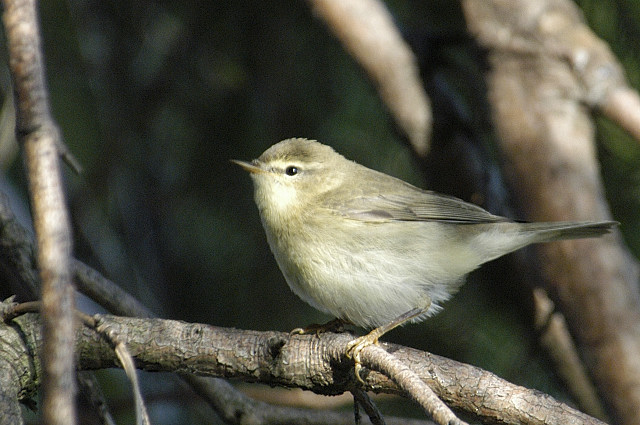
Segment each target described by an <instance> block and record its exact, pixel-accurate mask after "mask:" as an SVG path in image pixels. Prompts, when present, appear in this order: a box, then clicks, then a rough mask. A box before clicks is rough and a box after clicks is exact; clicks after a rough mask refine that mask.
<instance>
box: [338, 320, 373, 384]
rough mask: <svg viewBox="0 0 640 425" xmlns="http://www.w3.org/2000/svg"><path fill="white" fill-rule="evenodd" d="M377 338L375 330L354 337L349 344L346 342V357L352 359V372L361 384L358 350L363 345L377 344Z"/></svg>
mask: <svg viewBox="0 0 640 425" xmlns="http://www.w3.org/2000/svg"><path fill="white" fill-rule="evenodd" d="M378 338H379V336H378V335H376V334H375V332H371V333H369V334H367V335H364V336H361V337H359V338H356V339H354V340H353V341H351V342H349V344H347V352H346V355H347V357H348V358H350V359H353V363H354V373H355V375H356V379H357V380H358V381H360V382H361V383H362V384H363V385H364V383H365V382H364V380H363V379H362V377H361V376H360V371H361V370H362V361H361V360H360V352H361V351H362V350H363V349H364V348H365V347H368V346H370V345H376V344H378Z"/></svg>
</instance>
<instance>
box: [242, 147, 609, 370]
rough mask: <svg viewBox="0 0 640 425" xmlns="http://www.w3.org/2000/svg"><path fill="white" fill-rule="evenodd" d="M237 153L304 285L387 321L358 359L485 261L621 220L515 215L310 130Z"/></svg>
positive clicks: (322, 297) (354, 319)
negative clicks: (411, 179)
mask: <svg viewBox="0 0 640 425" xmlns="http://www.w3.org/2000/svg"><path fill="white" fill-rule="evenodd" d="M233 162H235V163H236V164H238V165H240V166H241V167H242V168H244V169H245V170H247V171H248V172H249V173H250V174H251V177H252V179H253V183H254V188H255V202H256V204H257V206H258V210H259V212H260V217H261V219H262V224H263V226H264V229H265V232H266V235H267V240H268V242H269V245H270V247H271V251H272V252H273V254H274V256H275V258H276V261H277V262H278V265H279V267H280V270H282V273H283V274H284V277H285V279H286V281H287V283H288V284H289V287H290V288H291V289H292V290H293V292H295V293H296V295H298V296H299V297H300V298H302V299H303V300H304V301H306V302H307V303H309V304H311V305H312V306H313V307H315V308H317V309H318V310H321V311H323V312H326V313H329V314H331V315H333V316H334V317H336V318H337V319H339V320H341V321H343V322H345V323H351V324H354V325H357V326H361V327H364V328H376V329H375V330H374V331H372V332H371V333H370V334H369V335H367V336H365V337H361V338H359V339H357V340H355V341H354V342H353V343H352V344H351V345H350V351H349V353H350V354H351V355H353V357H354V359H355V360H356V365H357V366H358V364H359V356H358V354H359V352H360V350H361V349H362V348H364V347H365V346H366V345H369V344H372V343H376V342H377V340H378V338H379V337H380V336H382V335H383V334H384V333H386V332H388V331H389V330H391V329H393V328H395V327H396V326H398V325H401V324H403V323H405V322H407V321H414V322H417V321H422V320H424V319H425V318H427V317H428V316H430V315H432V314H434V313H436V312H437V311H438V310H439V309H440V304H441V303H442V302H444V301H446V300H447V299H449V298H450V297H451V296H452V295H453V294H454V293H455V292H456V291H457V290H458V288H459V287H460V285H462V283H463V282H464V278H465V275H467V274H468V273H469V272H471V271H472V270H474V269H476V268H477V267H478V266H480V265H481V264H483V263H486V262H487V261H490V260H493V259H495V258H497V257H500V256H502V255H505V254H507V253H509V252H512V251H515V250H517V249H519V248H522V247H524V246H526V245H529V244H532V243H539V242H549V241H554V240H559V239H576V238H588V237H596V236H600V235H603V234H605V233H607V232H609V231H610V229H611V228H612V227H613V226H615V225H616V224H617V223H616V222H613V221H599V222H591V221H585V222H550V223H523V222H515V221H513V220H510V219H508V218H505V217H500V216H497V215H493V214H491V213H489V212H487V211H485V210H484V209H482V208H480V207H478V206H476V205H473V204H469V203H467V202H464V201H461V200H459V199H456V198H454V197H451V196H445V195H440V194H437V193H434V192H430V191H426V190H422V189H419V188H417V187H415V186H412V185H410V184H408V183H406V182H404V181H402V180H399V179H397V178H394V177H391V176H389V175H386V174H383V173H381V172H378V171H374V170H371V169H369V168H366V167H364V166H362V165H360V164H357V163H356V162H353V161H350V160H348V159H346V158H345V157H343V156H342V155H340V154H338V153H337V152H335V151H334V150H333V149H332V148H331V147H329V146H326V145H323V144H321V143H318V142H316V141H313V140H307V139H287V140H284V141H282V142H280V143H277V144H275V145H273V146H271V147H270V148H269V149H267V150H266V151H265V152H264V153H263V154H262V155H261V156H260V157H259V158H258V159H256V160H254V161H252V162H250V163H249V162H243V161H236V160H234V161H233ZM356 375H357V376H358V377H359V375H358V374H356Z"/></svg>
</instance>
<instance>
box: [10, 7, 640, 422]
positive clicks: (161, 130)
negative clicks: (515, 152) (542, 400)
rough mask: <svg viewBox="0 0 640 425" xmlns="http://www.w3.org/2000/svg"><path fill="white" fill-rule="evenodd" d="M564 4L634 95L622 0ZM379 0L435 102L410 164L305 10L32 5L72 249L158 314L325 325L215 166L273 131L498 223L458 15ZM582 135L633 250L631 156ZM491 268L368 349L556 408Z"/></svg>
mask: <svg viewBox="0 0 640 425" xmlns="http://www.w3.org/2000/svg"><path fill="white" fill-rule="evenodd" d="M579 4H580V5H581V7H583V9H584V11H585V17H586V19H587V20H588V21H589V23H590V25H591V26H592V27H593V28H594V30H595V31H596V32H597V33H598V34H599V35H600V36H601V37H603V38H604V39H605V40H606V41H607V42H609V43H610V44H611V47H612V49H613V51H614V52H615V53H616V54H617V55H618V57H619V58H620V60H621V62H622V63H623V65H624V67H625V69H626V70H627V72H628V78H629V80H630V82H631V84H632V85H633V86H634V87H640V71H639V70H640V63H639V62H640V54H639V50H640V22H639V20H640V5H639V3H637V2H634V1H632V0H627V1H619V2H613V1H599V2H598V1H581V2H579ZM387 5H388V6H389V8H390V9H391V11H392V13H393V15H394V17H395V19H396V22H397V24H398V26H399V27H400V29H401V31H402V32H403V34H404V35H405V37H406V39H407V40H408V41H409V42H410V43H411V45H412V47H413V49H414V51H415V52H416V54H417V56H418V58H419V60H420V65H421V70H422V74H423V78H424V80H425V85H426V87H427V90H428V92H429V95H430V96H431V98H432V102H433V105H434V116H435V120H436V121H435V129H434V132H435V133H434V156H433V157H432V158H431V159H430V160H429V161H427V162H426V163H418V162H417V161H415V160H414V159H413V158H412V156H411V154H410V152H409V150H408V149H407V147H406V144H405V141H404V140H403V139H402V137H401V136H400V135H399V133H398V132H397V131H396V130H395V127H394V125H393V123H392V121H391V119H390V117H389V115H388V114H387V112H386V110H385V108H384V106H383V105H382V104H381V102H380V100H379V99H378V96H377V94H376V92H375V90H374V89H373V87H372V86H371V85H370V83H369V82H368V80H367V79H366V77H365V75H364V74H363V73H362V72H361V70H360V69H359V67H358V66H357V65H356V64H355V63H354V62H353V60H352V59H351V58H350V57H349V56H348V55H346V54H345V52H344V51H343V49H342V48H341V46H340V45H339V44H338V43H337V41H336V40H335V39H334V38H333V37H332V35H331V34H329V33H328V31H327V29H326V28H325V27H324V25H323V24H322V22H321V21H319V20H318V19H316V18H315V17H314V16H313V14H312V12H311V11H310V9H309V6H308V4H307V3H305V2H302V1H289V2H285V1H264V2H260V1H185V2H173V1H134V2H128V1H72V0H69V1H54V0H47V1H43V2H42V4H41V21H42V26H43V37H44V51H45V58H46V64H47V77H48V81H49V86H50V89H51V101H52V104H53V109H54V114H55V117H56V119H57V120H58V123H59V124H60V126H61V128H62V130H63V133H64V136H65V140H66V143H67V144H68V146H69V147H70V149H71V150H72V151H73V153H74V154H75V155H76V156H77V157H78V159H79V160H80V161H81V162H82V164H83V166H84V168H85V173H84V174H83V175H81V176H75V175H73V174H72V173H70V172H68V171H67V172H65V176H66V179H67V183H68V199H69V204H70V208H71V213H72V217H73V225H74V232H75V251H76V254H77V256H78V257H79V258H80V259H82V260H83V261H86V262H87V263H89V264H91V265H92V266H94V267H96V268H97V269H98V270H100V271H102V272H103V273H104V274H105V275H107V276H108V277H110V278H111V279H113V280H114V281H116V282H118V283H119V284H121V285H122V286H123V287H124V288H126V289H127V290H129V291H131V292H132V293H133V294H135V295H136V296H138V297H139V298H140V299H141V300H142V301H143V302H144V303H146V304H147V305H148V306H150V307H151V308H153V309H154V310H155V311H156V312H157V313H159V314H160V315H162V316H164V317H167V318H175V319H182V320H187V321H197V322H205V323H211V324H215V325H220V326H233V327H239V328H250V329H261V330H267V329H278V330H285V331H286V330H290V329H292V328H294V327H298V326H301V325H305V324H308V323H311V322H321V321H325V320H327V319H329V317H326V316H324V315H322V314H321V313H318V312H316V311H314V310H313V309H312V308H311V307H308V306H307V305H306V304H304V303H303V302H302V301H300V300H298V299H297V298H296V297H295V296H294V295H293V294H292V293H291V292H290V291H289V289H288V288H287V286H286V283H285V282H284V279H283V278H282V276H281V274H280V272H279V271H278V269H277V266H276V263H275V261H274V260H273V258H272V256H271V253H270V252H269V249H268V246H267V243H266V240H265V237H264V234H263V232H262V228H261V225H260V221H259V218H258V213H257V210H256V208H255V206H254V204H253V200H252V187H251V183H250V179H249V178H248V176H247V175H245V173H244V172H243V171H242V170H240V169H239V168H238V167H235V166H234V165H232V164H231V163H230V162H229V159H231V158H237V159H252V158H255V157H257V156H258V155H259V154H260V153H261V152H262V151H263V150H265V149H266V148H267V147H269V146H270V145H272V144H273V143H275V142H277V141H279V140H281V139H284V138H288V137H308V138H313V139H318V140H320V141H322V142H324V143H327V144H330V145H332V146H334V147H335V148H336V149H337V150H338V151H339V152H341V153H342V154H344V155H345V156H347V157H349V158H351V159H355V160H357V161H358V162H360V163H362V164H365V165H367V166H369V167H372V168H375V169H378V170H380V171H383V172H386V173H389V174H393V175H395V176H398V177H401V178H403V179H405V180H408V181H410V182H411V183H414V184H417V185H420V186H423V187H425V186H428V187H430V188H432V189H437V190H440V191H446V192H448V193H453V194H455V195H457V196H461V197H463V198H466V199H469V197H470V196H471V195H472V194H474V193H477V192H484V191H485V190H487V191H489V193H490V194H493V195H488V197H486V198H485V199H486V204H485V207H487V208H489V209H491V210H492V211H493V212H496V213H503V211H501V210H500V209H501V208H502V207H501V205H502V202H503V201H504V200H508V198H509V195H508V193H507V192H506V190H505V189H503V186H502V182H501V178H500V174H499V168H498V166H497V165H496V164H497V163H498V161H497V160H498V159H499V153H498V152H496V151H495V147H494V144H493V142H492V140H493V135H492V133H491V125H490V121H489V117H488V112H487V107H486V105H485V103H484V102H485V101H484V86H483V84H482V72H483V69H484V67H485V65H484V64H483V60H482V59H483V58H482V52H481V51H480V50H479V49H478V48H477V47H476V46H475V45H474V44H473V42H472V40H471V39H470V38H469V37H468V35H467V34H466V32H465V24H464V21H463V19H462V13H461V11H460V9H459V5H458V4H457V3H455V2H450V1H444V0H439V1H428V2H423V1H389V2H387ZM5 55H6V53H5ZM3 69H5V71H4V73H5V77H4V81H5V90H8V88H7V87H6V81H7V80H8V76H7V74H6V73H7V71H6V66H5V67H4V68H3ZM598 124H599V125H598V140H599V142H600V144H599V153H600V157H601V159H602V164H603V174H604V178H605V181H606V186H607V190H608V196H609V198H610V200H611V205H612V208H613V211H614V216H615V218H616V219H617V220H619V221H621V222H622V224H623V226H622V229H623V231H624V233H625V237H626V238H627V240H628V242H629V243H630V245H631V246H632V248H633V249H634V250H635V252H636V253H637V252H638V250H639V249H640V231H638V225H639V221H640V220H639V218H640V215H639V214H638V206H639V204H640V200H639V199H640V196H639V195H640V166H639V163H640V148H639V146H640V145H639V144H638V142H636V141H633V140H631V139H629V138H628V137H627V136H626V135H625V134H624V133H623V132H622V131H620V130H619V129H617V128H616V126H615V125H613V124H611V123H610V122H608V121H607V120H605V119H598ZM2 160H3V163H4V166H5V167H6V175H7V176H8V178H9V184H10V185H11V187H12V188H14V189H17V190H18V193H22V194H23V195H22V198H20V197H19V196H18V197H14V198H13V199H12V203H13V204H14V205H15V208H18V207H19V204H20V203H21V202H22V203H23V204H24V203H25V201H24V199H25V198H24V178H23V176H22V174H23V170H22V166H21V161H20V160H19V158H18V157H14V158H3V159H2ZM492 206H496V208H492ZM509 267H510V262H509V261H508V260H507V261H498V262H494V263H493V264H490V265H487V266H486V267H484V268H483V269H482V271H480V272H478V273H475V274H474V275H473V276H472V277H471V279H470V283H469V284H468V285H466V286H465V287H464V288H463V290H462V291H461V293H460V294H459V295H458V296H457V297H456V298H454V300H452V301H451V302H449V303H448V304H447V305H446V306H445V307H446V308H445V311H444V312H443V313H441V314H440V315H439V316H437V317H435V318H433V319H431V320H429V321H427V322H426V323H423V324H420V325H411V326H407V327H405V328H403V329H401V330H398V331H394V332H393V333H391V334H389V335H388V336H386V337H385V338H386V339H388V340H393V341H396V342H400V343H403V344H407V345H410V346H413V347H416V348H422V349H426V350H429V351H432V352H435V353H438V354H442V355H446V356H450V357H452V358H455V359H457V360H461V361H465V362H469V363H472V364H474V365H477V366H481V367H483V368H486V369H489V370H491V371H493V372H495V373H497V374H499V375H500V376H502V377H504V378H506V379H508V380H511V381H513V382H516V383H518V384H522V385H525V386H528V387H535V388H538V389H540V390H542V391H545V392H549V393H552V394H553V395H555V396H556V397H559V398H561V399H567V396H566V395H565V393H564V389H563V388H562V385H561V384H560V383H559V381H558V379H557V378H556V377H555V376H554V374H553V371H552V370H551V369H550V366H549V364H548V363H547V360H546V358H545V357H544V355H543V354H542V353H541V351H540V349H539V347H538V346H537V345H536V339H535V335H534V333H533V331H532V325H531V321H532V320H531V317H530V314H529V312H530V307H529V303H528V301H527V298H526V296H524V294H526V293H527V292H528V291H527V290H524V289H522V288H518V287H517V282H518V280H519V279H518V277H517V276H515V275H514V273H515V272H514V270H513V269H511V268H509ZM514 282H515V283H514ZM514 285H516V287H515V288H514ZM102 376H103V377H104V381H105V383H106V384H105V385H107V392H109V394H111V395H113V396H114V397H119V398H120V399H121V400H122V399H124V400H127V402H128V401H129V400H130V397H129V398H128V397H127V396H126V391H127V390H125V395H123V394H121V391H122V390H121V389H119V388H122V387H124V388H126V386H124V385H116V384H114V380H117V381H118V382H122V381H124V378H123V377H122V376H123V375H122V374H120V372H106V373H103V375H102ZM144 381H145V383H146V391H147V396H148V397H149V398H151V396H150V395H149V394H156V393H157V394H159V395H158V396H157V397H156V401H155V402H151V403H150V410H151V414H152V420H153V423H156V424H162V423H179V422H182V421H188V420H190V421H195V420H197V421H199V422H202V421H205V422H206V421H208V420H213V419H212V418H213V414H212V413H211V412H210V411H207V410H206V409H204V408H202V406H200V407H199V409H198V410H197V412H198V413H193V411H192V410H190V409H189V408H188V407H184V408H178V407H177V406H178V405H183V406H189V403H185V400H174V399H172V398H171V397H169V396H168V395H167V393H168V392H171V391H172V389H171V388H173V387H171V386H170V385H169V384H167V382H171V381H170V380H168V378H167V377H160V378H158V377H149V376H148V375H145V380H144ZM158 400H160V401H158ZM190 400H192V403H194V404H195V405H198V401H197V399H196V398H194V397H191V398H190ZM118 406H120V405H118ZM125 412H127V413H124V414H125V415H131V414H132V412H133V410H132V409H129V410H128V411H127V410H126V409H125ZM167 412H169V413H167ZM205 418H206V419H205Z"/></svg>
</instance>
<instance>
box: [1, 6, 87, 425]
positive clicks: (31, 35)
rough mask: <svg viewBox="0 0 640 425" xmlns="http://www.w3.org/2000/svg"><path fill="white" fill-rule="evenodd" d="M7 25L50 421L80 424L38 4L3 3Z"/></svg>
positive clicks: (64, 230)
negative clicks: (35, 250)
mask: <svg viewBox="0 0 640 425" xmlns="http://www.w3.org/2000/svg"><path fill="white" fill-rule="evenodd" d="M3 3H4V14H3V22H4V27H5V32H6V36H7V44H8V50H9V67H10V70H11V76H12V79H13V86H14V94H15V103H16V120H17V124H16V133H17V137H18V141H19V142H20V144H21V145H22V147H23V150H24V154H25V159H26V161H25V162H26V164H27V173H28V179H29V192H30V196H31V207H32V215H33V221H34V227H35V230H36V238H37V242H38V255H37V260H38V267H39V272H40V279H41V281H42V302H43V311H42V313H43V320H44V321H43V327H44V337H45V340H44V346H43V355H44V358H43V361H44V379H43V391H44V397H43V420H44V422H45V423H47V424H50V425H55V424H60V425H62V424H67V425H68V424H74V423H75V422H76V414H75V404H74V398H75V389H76V384H75V379H74V377H75V366H74V355H73V350H72V347H73V335H74V322H75V321H74V317H73V307H74V297H73V296H74V291H73V287H72V285H71V273H70V265H69V258H70V254H71V230H70V225H69V218H68V216H67V210H66V207H65V201H64V193H63V184H62V178H61V175H60V165H59V160H58V156H59V146H61V145H62V142H61V140H60V132H59V130H58V128H57V126H56V125H55V123H54V121H53V119H52V117H51V113H50V107H49V101H48V95H47V89H46V84H45V77H44V64H43V60H42V53H41V51H40V35H39V30H38V23H37V16H36V4H35V0H4V1H3Z"/></svg>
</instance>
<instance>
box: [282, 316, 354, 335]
mask: <svg viewBox="0 0 640 425" xmlns="http://www.w3.org/2000/svg"><path fill="white" fill-rule="evenodd" d="M348 324H349V322H347V321H346V320H343V319H333V320H331V321H329V322H327V323H321V324H318V323H313V324H311V325H308V326H305V327H304V328H295V329H294V330H292V331H291V332H289V335H305V334H316V335H319V334H321V333H325V332H343V331H344V325H348Z"/></svg>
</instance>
